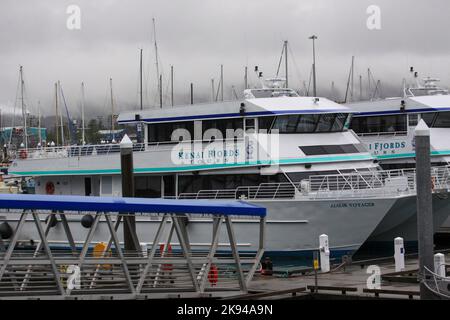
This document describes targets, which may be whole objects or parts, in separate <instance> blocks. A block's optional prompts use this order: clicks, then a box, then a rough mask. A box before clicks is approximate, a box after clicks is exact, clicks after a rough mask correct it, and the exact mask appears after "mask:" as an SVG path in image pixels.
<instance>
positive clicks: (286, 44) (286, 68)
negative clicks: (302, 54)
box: [284, 40, 289, 88]
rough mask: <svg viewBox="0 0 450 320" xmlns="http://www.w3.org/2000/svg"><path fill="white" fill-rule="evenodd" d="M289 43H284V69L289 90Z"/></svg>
mask: <svg viewBox="0 0 450 320" xmlns="http://www.w3.org/2000/svg"><path fill="white" fill-rule="evenodd" d="M287 46H288V42H287V40H286V41H284V68H285V71H284V72H285V76H286V88H289V79H288V54H287V50H288V48H287Z"/></svg>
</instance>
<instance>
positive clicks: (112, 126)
mask: <svg viewBox="0 0 450 320" xmlns="http://www.w3.org/2000/svg"><path fill="white" fill-rule="evenodd" d="M109 89H110V98H111V135H112V140H115V138H114V97H113V86H112V78H109Z"/></svg>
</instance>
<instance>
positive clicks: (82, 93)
mask: <svg viewBox="0 0 450 320" xmlns="http://www.w3.org/2000/svg"><path fill="white" fill-rule="evenodd" d="M84 128H85V125H84V82H82V83H81V144H82V145H84V144H85V143H86V138H85V131H84Z"/></svg>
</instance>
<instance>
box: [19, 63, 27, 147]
mask: <svg viewBox="0 0 450 320" xmlns="http://www.w3.org/2000/svg"><path fill="white" fill-rule="evenodd" d="M23 86H24V82H23V67H22V66H20V100H21V106H22V117H23V143H24V145H25V149H28V134H27V131H28V130H27V111H26V108H25V102H24V97H23Z"/></svg>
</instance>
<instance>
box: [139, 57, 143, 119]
mask: <svg viewBox="0 0 450 320" xmlns="http://www.w3.org/2000/svg"><path fill="white" fill-rule="evenodd" d="M139 88H140V90H139V94H140V106H141V110H143V104H142V49H141V56H140V64H139Z"/></svg>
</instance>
